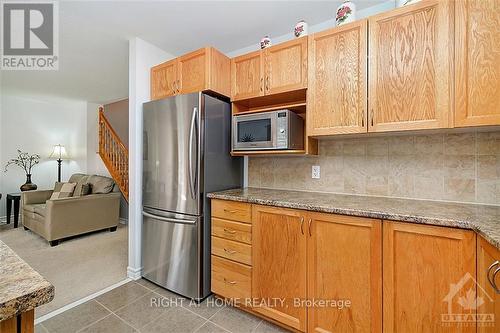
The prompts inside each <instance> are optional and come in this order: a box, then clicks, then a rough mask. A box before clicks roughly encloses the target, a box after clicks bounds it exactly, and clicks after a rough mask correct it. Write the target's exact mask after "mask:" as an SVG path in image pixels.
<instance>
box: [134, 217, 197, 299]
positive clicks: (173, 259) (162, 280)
mask: <svg viewBox="0 0 500 333" xmlns="http://www.w3.org/2000/svg"><path fill="white" fill-rule="evenodd" d="M162 215H164V216H158V215H155V214H151V213H149V212H147V211H145V212H143V227H142V264H143V277H144V278H146V279H148V280H150V281H152V282H154V283H156V284H159V285H160V286H163V287H164V288H166V289H169V290H171V291H173V292H175V293H178V294H180V295H183V296H186V297H189V298H193V299H197V298H203V297H205V296H206V295H204V294H203V293H204V292H203V290H202V281H201V279H202V273H203V272H202V269H203V266H202V264H201V262H200V261H201V258H202V256H201V250H202V245H201V244H202V242H201V237H202V222H203V220H202V217H193V216H182V217H181V215H179V214H175V215H174V214H171V216H168V215H166V214H162Z"/></svg>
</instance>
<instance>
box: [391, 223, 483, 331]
mask: <svg viewBox="0 0 500 333" xmlns="http://www.w3.org/2000/svg"><path fill="white" fill-rule="evenodd" d="M475 277H476V235H475V233H474V232H473V231H470V230H462V229H454V228H445V227H436V226H426V225H415V224H409V223H397V222H389V221H384V228H383V290H384V296H383V313H384V314H383V323H384V332H387V333H392V332H429V333H431V332H450V333H451V332H454V333H458V332H476V325H475V323H474V322H468V323H466V324H467V325H463V323H460V322H458V323H457V322H453V319H454V318H455V316H453V315H461V314H462V315H465V314H468V315H474V314H475V313H476V311H475V310H474V305H475V290H476V285H475ZM471 292H473V293H474V294H473V295H471ZM448 315H451V316H448ZM448 319H449V320H451V321H448Z"/></svg>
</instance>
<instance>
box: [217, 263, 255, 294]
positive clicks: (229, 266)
mask: <svg viewBox="0 0 500 333" xmlns="http://www.w3.org/2000/svg"><path fill="white" fill-rule="evenodd" d="M251 279H252V268H251V267H248V266H245V265H242V264H238V263H235V262H233V261H230V260H226V259H223V258H219V257H217V256H212V292H214V293H215V294H217V295H219V296H223V297H227V298H241V299H243V298H250V297H251V292H250V291H251V289H250V288H251V285H252V280H251Z"/></svg>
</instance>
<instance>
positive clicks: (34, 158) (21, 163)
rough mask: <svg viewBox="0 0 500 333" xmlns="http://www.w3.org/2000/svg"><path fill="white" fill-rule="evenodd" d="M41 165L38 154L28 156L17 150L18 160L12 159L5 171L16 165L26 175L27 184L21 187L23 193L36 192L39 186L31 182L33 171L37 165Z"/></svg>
mask: <svg viewBox="0 0 500 333" xmlns="http://www.w3.org/2000/svg"><path fill="white" fill-rule="evenodd" d="M38 163H40V155H38V154H28V153H23V152H22V151H21V150H19V149H18V150H17V158H12V159H10V160H9V161H8V162H7V164H6V165H5V171H4V172H7V170H8V168H9V167H10V166H11V165H15V166H17V167H19V168H21V169H23V170H24V172H25V173H26V183H24V184H23V185H21V191H23V192H24V191H31V190H36V189H37V187H38V186H36V184H33V183H32V182H31V169H33V167H34V166H35V165H37V164H38Z"/></svg>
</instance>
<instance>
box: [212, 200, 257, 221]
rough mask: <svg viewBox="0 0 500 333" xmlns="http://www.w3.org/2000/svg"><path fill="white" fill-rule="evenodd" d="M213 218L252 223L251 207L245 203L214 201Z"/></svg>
mask: <svg viewBox="0 0 500 333" xmlns="http://www.w3.org/2000/svg"><path fill="white" fill-rule="evenodd" d="M212 217H220V218H222V219H227V220H233V221H238V222H246V223H251V222H252V209H251V205H250V204H247V203H244V202H236V201H224V200H212Z"/></svg>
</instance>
